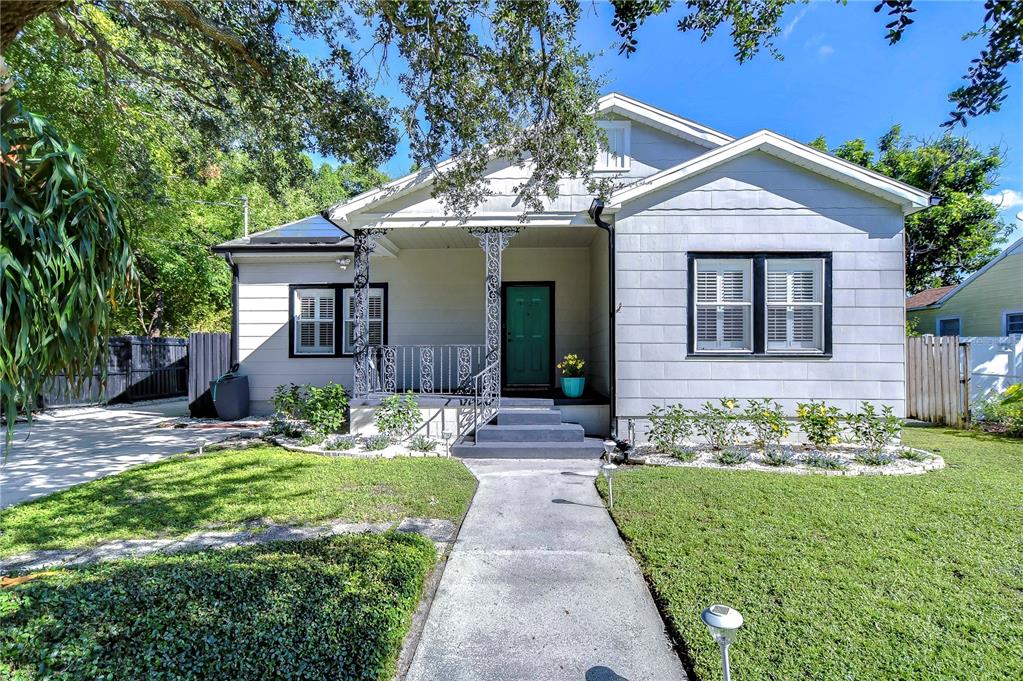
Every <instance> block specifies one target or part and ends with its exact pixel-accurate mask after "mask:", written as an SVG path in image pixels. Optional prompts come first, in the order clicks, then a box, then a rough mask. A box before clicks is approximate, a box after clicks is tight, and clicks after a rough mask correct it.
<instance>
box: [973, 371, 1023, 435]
mask: <svg viewBox="0 0 1023 681" xmlns="http://www.w3.org/2000/svg"><path fill="white" fill-rule="evenodd" d="M981 416H982V418H983V421H984V424H983V425H984V427H985V428H986V429H988V430H993V431H997V432H1000V433H1004V434H1006V435H1011V436H1013V437H1023V383H1017V384H1015V385H1011V386H1009V387H1008V389H1006V390H1005V392H1003V393H1002V394H1001V395H998V396H997V397H995V398H993V399H991V400H988V402H987V403H986V404H984V406H983V407H982V408H981Z"/></svg>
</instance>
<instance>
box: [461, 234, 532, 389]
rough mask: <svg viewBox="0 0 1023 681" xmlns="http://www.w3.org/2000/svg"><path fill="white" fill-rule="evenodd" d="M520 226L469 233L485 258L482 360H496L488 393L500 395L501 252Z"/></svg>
mask: <svg viewBox="0 0 1023 681" xmlns="http://www.w3.org/2000/svg"><path fill="white" fill-rule="evenodd" d="M519 229H520V228H519V227H470V228H469V229H468V231H469V233H470V234H472V235H473V236H474V237H476V239H477V240H479V242H480V246H481V247H482V248H483V257H484V259H485V262H486V269H485V283H486V292H485V294H484V299H483V300H484V306H485V308H486V327H485V338H486V340H485V341H484V345H485V348H486V352H485V353H484V356H483V364H484V366H486V365H487V364H490V363H491V362H495V361H496V362H497V364H496V366H495V369H494V370H493V371H491V372H490V374H489V375H488V376H486V377H485V379H484V381H485V383H486V387H485V390H486V393H487V394H488V396H491V397H494V398H497V397H499V396H500V394H501V252H502V251H504V249H505V248H507V246H508V241H509V240H510V239H511V238H512V237H513V236H515V235H516V234H518V233H519Z"/></svg>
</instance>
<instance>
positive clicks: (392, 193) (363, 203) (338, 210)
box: [322, 92, 733, 223]
mask: <svg viewBox="0 0 1023 681" xmlns="http://www.w3.org/2000/svg"><path fill="white" fill-rule="evenodd" d="M596 112H597V114H615V115H618V116H622V117H624V118H628V119H630V120H633V121H636V122H638V123H643V124H645V125H649V126H651V127H653V128H657V129H658V130H662V131H664V132H667V133H669V134H672V135H675V136H677V137H680V138H682V139H685V140H687V141H689V142H693V143H695V144H698V145H700V146H702V147H707V148H716V147H719V146H720V145H722V144H727V143H728V142H731V141H732V139H733V138H732V137H730V136H729V135H726V134H724V133H722V132H718V131H717V130H714V129H712V128H708V127H707V126H705V125H702V124H700V123H696V122H694V121H691V120H689V119H687V118H682V117H681V116H676V115H675V114H673V113H670V112H668V111H663V110H661V109H658V108H656V107H653V106H650V105H649V104H645V103H643V102H641V101H639V100H636V99H632V98H631V97H626V96H625V95H623V94H620V93H618V92H612V93H610V94H606V95H604V96H603V97H601V98H600V99H598V100H597V106H596ZM456 161H457V159H454V158H450V159H447V160H445V161H441V162H440V163H438V164H437V165H436V171H435V170H434V169H433V168H424V169H423V170H419V171H417V172H414V173H409V174H408V175H405V176H404V177H399V178H398V179H396V180H393V181H391V182H388V183H387V184H384V185H381V186H380V187H377V188H376V189H371V190H370V191H367V192H363V193H362V194H359V195H358V196H355V197H353V198H351V199H349V200H347V201H343V202H341V203H337V204H335V205H333V206H331V207H329V208H327V209H326V210H324V211H323V213H322V215H323V217H324V218H326V219H328V220H331V221H333V222H342V223H343V222H346V221H347V220H348V219H349V217H351V216H352V215H354V214H356V213H359V212H362V211H365V210H367V209H369V208H372V207H373V206H376V205H378V204H380V203H383V202H384V201H390V200H392V199H396V198H399V197H401V196H404V195H406V194H409V193H411V192H414V191H416V190H419V189H423V188H424V187H428V186H430V184H431V183H432V182H433V180H434V179H435V178H436V177H437V173H438V171H439V172H444V171H445V170H447V169H448V168H450V167H451V166H452V165H454V164H455V162H456Z"/></svg>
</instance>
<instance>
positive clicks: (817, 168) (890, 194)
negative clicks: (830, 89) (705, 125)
mask: <svg viewBox="0 0 1023 681" xmlns="http://www.w3.org/2000/svg"><path fill="white" fill-rule="evenodd" d="M755 151H761V152H764V153H767V154H770V155H771V156H775V157H777V158H780V159H782V160H784V161H788V162H790V163H795V164H796V165H799V166H802V167H804V168H807V169H809V170H811V171H813V172H815V173H818V174H821V175H824V176H826V177H830V178H832V179H833V180H837V181H838V182H842V183H843V184H847V185H851V186H853V187H856V188H858V189H861V190H863V191H865V192H868V193H871V194H874V195H876V196H879V197H880V198H882V199H886V200H888V201H892V202H893V203H897V204H899V205H900V206H901V207H902V212H903V214H905V215H909V214H910V213H915V212H916V211H918V210H923V209H924V208H927V207H928V206H929V205H930V199H931V195H930V194H928V193H927V192H925V191H922V190H920V189H917V188H916V187H911V186H910V185H908V184H905V183H902V182H899V181H898V180H893V179H892V178H890V177H886V176H884V175H881V174H880V173H875V172H874V171H872V170H867V169H866V168H864V167H862V166H859V165H856V164H855V163H850V162H849V161H846V160H843V159H840V158H838V157H836V156H832V155H830V154H825V153H824V152H822V151H818V150H816V149H814V148H813V147H809V146H807V145H805V144H801V143H799V142H796V141H795V140H791V139H789V138H788V137H784V136H782V135H779V134H778V133H775V132H771V131H770V130H760V131H758V132H755V133H753V134H752V135H747V136H746V137H743V138H740V139H737V140H734V141H732V142H729V143H728V144H725V145H723V146H720V147H718V148H716V149H713V150H711V151H708V152H707V153H705V154H702V155H701V156H697V157H695V158H692V159H689V160H688V161H685V162H683V163H680V164H678V165H676V166H673V167H671V168H668V169H666V170H662V171H661V172H659V173H656V174H654V175H651V176H650V177H648V178H646V179H644V180H640V181H639V182H636V183H634V184H630V185H628V186H627V187H624V188H623V189H621V190H619V191H617V192H615V193H614V194H612V196H611V198H610V199H609V200H608V202H607V206H606V207H605V208H604V212H606V213H613V212H615V211H617V210H618V209H620V208H621V207H622V205H624V204H625V203H628V202H629V201H635V200H636V199H638V198H640V197H643V196H646V195H648V194H650V193H652V192H655V191H657V190H659V189H663V188H665V187H668V186H670V185H672V184H674V183H676V182H680V181H682V180H686V179H689V178H691V177H694V176H696V175H699V174H700V173H702V172H705V171H707V170H710V169H711V168H715V167H717V166H719V165H721V164H723V163H726V162H728V161H731V160H733V159H735V158H738V157H740V156H744V155H746V154H749V153H752V152H755Z"/></svg>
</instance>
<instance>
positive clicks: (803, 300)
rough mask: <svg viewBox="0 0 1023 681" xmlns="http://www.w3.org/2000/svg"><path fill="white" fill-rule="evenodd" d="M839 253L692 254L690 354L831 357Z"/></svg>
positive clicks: (690, 270)
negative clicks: (833, 282)
mask: <svg viewBox="0 0 1023 681" xmlns="http://www.w3.org/2000/svg"><path fill="white" fill-rule="evenodd" d="M830 282H831V255H830V254H829V253H797V254H785V255H776V254H768V253H764V254H758V253H750V254H745V253H744V254H733V253H728V254H690V256H689V291H690V296H689V352H690V354H694V355H700V354H711V355H713V354H726V355H743V354H745V355H751V354H755V355H783V354H808V355H823V354H828V353H830V352H831V328H830V327H831V285H830Z"/></svg>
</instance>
